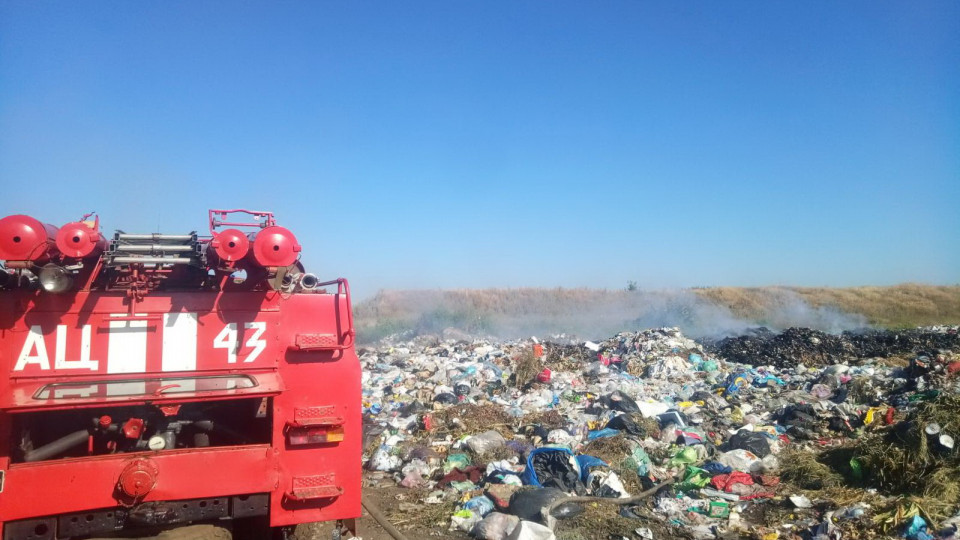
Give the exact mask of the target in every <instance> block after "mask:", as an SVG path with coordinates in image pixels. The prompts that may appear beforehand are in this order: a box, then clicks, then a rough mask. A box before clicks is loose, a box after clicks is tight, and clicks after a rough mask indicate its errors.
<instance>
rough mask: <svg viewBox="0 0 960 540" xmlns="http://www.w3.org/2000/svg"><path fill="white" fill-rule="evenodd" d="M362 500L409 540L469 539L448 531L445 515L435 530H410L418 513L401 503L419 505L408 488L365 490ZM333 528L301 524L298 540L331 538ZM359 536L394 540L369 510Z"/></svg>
mask: <svg viewBox="0 0 960 540" xmlns="http://www.w3.org/2000/svg"><path fill="white" fill-rule="evenodd" d="M363 500H364V501H369V502H372V503H373V504H375V505H376V506H377V507H378V508H380V510H381V511H382V512H383V513H384V514H386V516H387V518H388V519H389V520H390V522H391V523H392V524H393V525H394V526H395V527H396V528H397V529H399V530H400V531H401V532H402V533H403V534H404V535H406V537H407V538H409V540H435V539H437V538H453V539H467V538H470V536H469V535H466V534H463V533H461V532H459V531H448V530H447V525H448V524H449V515H446V513H444V514H445V515H446V519H445V520H444V522H443V523H439V524H437V525H435V526H433V527H424V526H412V527H411V528H409V529H408V528H407V527H408V526H410V522H411V521H413V519H414V514H415V513H416V511H415V510H411V511H406V512H405V511H401V510H400V504H401V503H404V502H407V503H412V504H417V501H416V498H415V497H414V496H412V494H411V491H410V490H409V489H406V488H402V487H397V486H389V487H364V489H363ZM417 506H418V507H420V508H421V509H422V511H423V510H431V509H429V508H424V507H428V506H432V505H425V504H417ZM421 517H422V516H421ZM417 521H418V522H419V521H421V520H420V519H418V520H417ZM333 525H334V524H333V523H331V522H325V523H306V524H303V525H300V526H299V527H297V532H296V535H297V540H329V539H330V538H331V537H332V532H333ZM357 536H359V537H361V538H363V540H392V537H391V536H390V535H389V534H387V532H386V531H384V530H383V528H381V527H380V526H379V525H378V524H377V522H376V520H374V519H373V518H372V517H370V514H368V513H367V511H366V509H364V510H363V516H362V517H361V518H360V519H358V520H357ZM348 537H349V535H344V538H348Z"/></svg>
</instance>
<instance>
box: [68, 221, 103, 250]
mask: <svg viewBox="0 0 960 540" xmlns="http://www.w3.org/2000/svg"><path fill="white" fill-rule="evenodd" d="M106 248H107V239H106V238H104V237H103V235H102V234H100V232H99V231H97V230H96V229H95V228H94V226H93V225H92V224H91V223H88V222H86V221H75V222H73V223H67V224H66V225H64V226H63V227H60V231H59V232H58V233H57V249H59V250H60V253H62V254H63V256H64V257H72V258H75V259H83V258H85V257H89V256H91V255H99V254H100V253H102V252H103V250H105V249H106Z"/></svg>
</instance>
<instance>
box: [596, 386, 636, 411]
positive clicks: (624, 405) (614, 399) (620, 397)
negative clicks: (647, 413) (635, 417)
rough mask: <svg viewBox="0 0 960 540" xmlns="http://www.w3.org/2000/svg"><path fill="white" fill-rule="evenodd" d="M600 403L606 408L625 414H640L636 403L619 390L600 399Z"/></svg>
mask: <svg viewBox="0 0 960 540" xmlns="http://www.w3.org/2000/svg"><path fill="white" fill-rule="evenodd" d="M600 403H603V404H604V406H606V407H607V408H610V409H613V410H615V411H620V412H625V413H635V412H640V408H639V407H638V406H637V402H636V401H634V400H633V398H631V397H630V396H628V395H626V394H624V393H623V392H621V391H620V390H617V391H615V392H612V393H610V394H608V395H606V396H603V397H601V398H600Z"/></svg>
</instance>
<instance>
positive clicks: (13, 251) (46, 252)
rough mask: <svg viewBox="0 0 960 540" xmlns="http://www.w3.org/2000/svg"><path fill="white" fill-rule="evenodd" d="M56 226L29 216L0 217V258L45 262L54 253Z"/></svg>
mask: <svg viewBox="0 0 960 540" xmlns="http://www.w3.org/2000/svg"><path fill="white" fill-rule="evenodd" d="M56 238H57V228H56V227H54V226H53V225H48V224H46V223H41V222H39V221H37V220H36V219H34V218H32V217H30V216H24V215H20V214H18V215H13V216H7V217H5V218H3V219H0V260H5V261H33V262H36V263H41V262H45V261H47V260H49V259H50V257H52V256H53V255H55V254H56V245H57V240H56Z"/></svg>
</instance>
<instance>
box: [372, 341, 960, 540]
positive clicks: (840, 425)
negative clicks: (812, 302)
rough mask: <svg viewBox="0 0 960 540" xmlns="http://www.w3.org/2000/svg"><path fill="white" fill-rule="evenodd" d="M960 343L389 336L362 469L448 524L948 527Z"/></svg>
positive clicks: (602, 534) (516, 527)
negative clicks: (407, 490)
mask: <svg viewBox="0 0 960 540" xmlns="http://www.w3.org/2000/svg"><path fill="white" fill-rule="evenodd" d="M958 353H960V340H958V334H957V328H956V327H936V328H927V329H917V330H907V331H900V332H878V331H870V332H867V333H861V334H853V333H844V334H841V335H832V334H825V333H822V332H818V331H814V330H809V329H802V328H792V329H789V330H787V331H785V332H783V333H780V334H775V333H773V332H770V331H769V330H766V329H759V330H755V331H752V332H750V333H749V334H747V335H744V336H740V337H733V338H727V339H723V340H719V341H715V342H710V343H705V342H698V341H694V340H691V339H688V338H686V337H685V336H683V334H681V333H680V331H679V330H678V329H676V328H658V329H650V330H643V331H639V332H623V333H620V334H617V335H616V336H613V337H611V338H609V339H606V340H602V341H593V342H574V341H571V340H569V339H565V340H563V341H562V342H559V343H552V342H551V341H550V340H546V341H539V340H537V339H531V340H523V341H513V342H507V343H495V342H489V341H484V340H474V341H470V340H468V339H466V338H465V336H457V339H446V340H440V339H437V338H428V337H419V338H416V339H414V340H412V341H405V342H394V343H384V344H382V345H381V346H378V347H376V348H368V349H363V350H361V351H360V354H361V362H362V364H363V368H364V402H363V412H364V425H365V428H366V432H365V435H366V441H367V444H366V448H367V452H366V454H365V459H366V468H367V470H368V471H371V472H368V473H367V475H368V480H370V481H379V482H390V483H395V484H397V485H401V486H405V487H408V488H410V494H411V496H410V498H409V499H408V500H409V501H410V502H405V503H403V504H405V505H407V506H406V507H407V508H409V509H410V510H411V511H413V509H414V508H420V509H421V510H417V511H416V512H419V514H420V515H418V516H417V517H416V518H411V519H408V520H405V521H404V522H403V523H402V524H401V525H400V528H401V529H402V528H403V527H404V526H410V525H412V524H416V523H418V520H419V523H421V524H423V523H430V524H431V525H434V524H436V523H437V522H440V523H442V525H443V526H444V527H445V528H446V529H447V530H446V531H444V532H443V533H442V535H444V536H451V537H458V535H459V537H465V536H466V535H468V534H470V535H473V536H474V537H477V538H485V539H498V540H502V539H506V538H560V539H573V538H584V539H587V538H629V539H637V538H667V537H678V536H681V537H688V538H720V537H723V538H727V537H735V536H750V535H753V537H754V538H764V539H767V538H769V539H776V538H779V537H784V538H787V537H791V538H793V537H803V538H839V537H840V535H843V536H844V537H846V538H872V537H876V536H877V535H890V534H897V535H902V536H906V537H907V538H935V537H937V535H940V536H943V537H950V535H952V534H955V533H956V530H957V525H960V515H958V513H957V512H958V509H960V452H958V451H957V449H956V448H955V438H956V437H958V436H960V395H958V392H957V390H958V388H960V386H958V383H960V376H958V374H960V354H958ZM894 357H897V358H901V359H902V361H897V362H892V361H889V359H890V358H894ZM371 479H375V480H371ZM665 481H666V483H670V482H672V485H669V486H667V487H664V488H663V489H654V490H653V491H650V490H651V488H653V487H655V486H659V485H661V484H662V483H664V482H665ZM644 493H649V494H651V496H650V497H649V498H646V499H643V500H640V499H639V498H637V497H636V496H637V495H638V494H644ZM568 497H573V498H572V499H569V498H568ZM598 497H599V498H600V499H597V498H598ZM598 500H600V501H609V502H607V503H606V504H600V503H598V502H596V501H598ZM557 501H568V502H558V503H557V505H554V502H557ZM414 502H415V503H417V504H416V505H414V504H412V503H414ZM544 508H551V510H550V511H549V512H548V513H547V514H544V513H543V512H542V509H544ZM924 535H926V536H924Z"/></svg>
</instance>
